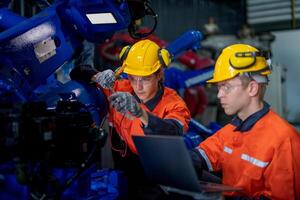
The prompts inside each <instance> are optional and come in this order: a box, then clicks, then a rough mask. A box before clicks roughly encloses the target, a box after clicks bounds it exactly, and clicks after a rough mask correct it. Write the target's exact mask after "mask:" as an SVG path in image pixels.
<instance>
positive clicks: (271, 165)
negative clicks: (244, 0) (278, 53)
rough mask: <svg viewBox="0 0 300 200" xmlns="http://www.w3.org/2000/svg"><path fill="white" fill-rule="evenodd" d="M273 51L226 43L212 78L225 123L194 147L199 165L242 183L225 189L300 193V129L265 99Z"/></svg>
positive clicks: (256, 194) (267, 195) (248, 193)
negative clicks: (288, 121) (269, 54)
mask: <svg viewBox="0 0 300 200" xmlns="http://www.w3.org/2000/svg"><path fill="white" fill-rule="evenodd" d="M270 73H271V68H270V63H269V57H268V55H267V54H265V53H264V52H261V51H259V50H258V49H256V48H254V47H252V46H250V45H246V44H234V45H230V46H228V47H226V48H224V49H223V51H222V52H221V54H220V56H219V57H218V59H217V61H216V64H215V71H214V75H213V78H212V79H211V80H209V81H208V83H214V84H216V85H217V87H218V98H219V99H220V104H221V106H222V107H223V109H224V111H225V113H226V114H227V115H233V116H235V117H234V118H233V120H232V121H231V122H230V123H229V124H227V125H226V126H225V127H223V128H222V129H220V130H219V131H218V132H217V133H215V134H214V135H213V136H211V137H209V138H208V139H206V140H205V141H203V142H202V143H201V144H200V145H199V146H198V147H197V148H196V149H194V150H193V151H192V152H191V153H192V158H193V160H194V162H195V164H196V166H198V167H199V166H201V165H202V168H204V169H208V170H210V171H221V172H222V179H223V183H224V184H226V185H231V186H236V187H238V188H242V191H240V192H231V193H227V195H231V196H232V195H233V196H244V197H250V198H255V199H300V196H299V195H300V156H299V155H300V135H299V133H298V132H297V131H296V129H295V128H294V127H293V126H291V125H290V124H289V123H287V122H286V121H285V120H284V119H282V118H281V117H280V116H279V115H278V114H276V113H275V112H274V111H273V110H272V109H270V106H269V105H268V104H267V103H266V102H264V101H263V97H264V93H265V90H266V85H267V83H268V75H269V74H270Z"/></svg>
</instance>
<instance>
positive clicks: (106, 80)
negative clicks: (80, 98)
mask: <svg viewBox="0 0 300 200" xmlns="http://www.w3.org/2000/svg"><path fill="white" fill-rule="evenodd" d="M94 81H95V82H96V83H98V84H99V85H100V86H101V87H103V88H106V89H111V88H112V87H113V85H114V83H115V81H116V77H115V73H114V72H113V71H112V70H110V69H107V70H104V71H102V72H98V73H97V74H96V75H94Z"/></svg>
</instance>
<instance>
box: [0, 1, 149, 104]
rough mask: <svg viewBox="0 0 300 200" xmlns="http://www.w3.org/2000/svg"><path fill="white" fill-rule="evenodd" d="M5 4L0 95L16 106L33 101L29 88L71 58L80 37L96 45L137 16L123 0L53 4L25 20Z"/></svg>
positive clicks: (0, 23)
mask: <svg viewBox="0 0 300 200" xmlns="http://www.w3.org/2000/svg"><path fill="white" fill-rule="evenodd" d="M128 2H130V0H129V1H128ZM137 2H138V3H139V5H144V1H143V0H141V1H137ZM135 5H136V4H135ZM5 6H7V3H5V2H4V3H2V4H0V16H1V17H0V30H3V31H2V32H0V60H1V61H0V91H1V93H3V92H8V93H13V94H15V95H14V98H15V99H14V101H21V102H25V101H28V100H33V99H35V98H36V96H35V94H34V93H33V91H34V89H35V88H37V87H38V86H39V85H40V84H42V83H43V82H44V80H45V79H46V78H47V77H48V76H49V75H51V74H52V73H53V72H54V71H55V70H57V69H58V68H59V67H60V66H62V65H63V64H64V63H66V62H67V61H69V60H70V59H72V58H73V57H74V56H75V55H76V53H77V51H78V49H80V47H81V45H82V41H83V39H86V40H88V41H90V42H102V41H104V40H105V39H107V38H109V37H111V36H112V35H113V34H114V32H115V31H118V30H121V29H124V28H127V27H128V26H129V24H130V23H131V20H132V19H135V18H136V15H138V17H142V14H140V13H143V11H140V10H137V11H136V12H138V14H135V13H130V10H131V11H134V9H130V7H129V4H128V3H127V2H126V1H112V0H102V1H97V0H89V1H84V0H56V1H55V2H54V3H53V4H52V5H50V6H49V7H47V8H46V9H44V10H43V11H41V12H40V13H39V14H37V15H35V16H33V17H31V18H28V19H27V18H24V17H21V16H18V15H17V14H15V13H13V12H11V11H10V10H8V9H7V8H6V7H5ZM139 9H143V7H142V6H140V7H139Z"/></svg>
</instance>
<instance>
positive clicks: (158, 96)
mask: <svg viewBox="0 0 300 200" xmlns="http://www.w3.org/2000/svg"><path fill="white" fill-rule="evenodd" d="M163 94H164V86H162V85H160V86H159V89H158V91H157V93H156V95H155V96H154V97H153V98H152V99H150V100H149V101H147V102H146V103H144V105H145V106H146V107H147V108H148V109H149V110H150V111H153V110H154V108H155V107H156V105H157V104H158V103H159V102H160V100H161V98H162V96H163ZM134 96H135V98H136V100H137V101H138V102H139V103H143V102H142V101H141V100H140V99H139V98H138V96H137V95H136V94H134Z"/></svg>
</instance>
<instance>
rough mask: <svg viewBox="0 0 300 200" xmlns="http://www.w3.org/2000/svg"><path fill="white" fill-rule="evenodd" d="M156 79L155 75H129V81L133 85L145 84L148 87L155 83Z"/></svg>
mask: <svg viewBox="0 0 300 200" xmlns="http://www.w3.org/2000/svg"><path fill="white" fill-rule="evenodd" d="M154 78H155V75H150V76H133V75H128V80H129V81H130V82H131V83H132V84H137V83H140V84H143V85H148V84H151V83H152V82H153V80H154Z"/></svg>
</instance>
